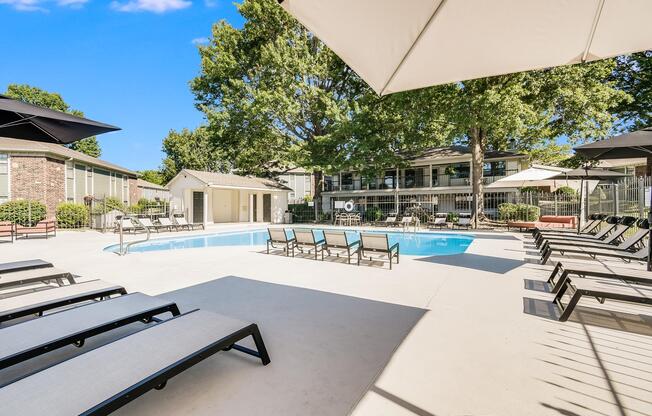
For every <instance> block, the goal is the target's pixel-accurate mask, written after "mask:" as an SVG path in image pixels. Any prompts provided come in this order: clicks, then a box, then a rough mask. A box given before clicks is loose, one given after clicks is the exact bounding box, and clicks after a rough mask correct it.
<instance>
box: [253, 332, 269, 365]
mask: <svg viewBox="0 0 652 416" xmlns="http://www.w3.org/2000/svg"><path fill="white" fill-rule="evenodd" d="M251 336H252V338H253V339H254V343H255V344H256V349H257V350H258V355H259V356H260V360H261V361H262V362H263V365H267V364H269V363H270V362H271V361H270V359H269V354H268V353H267V348H266V347H265V342H264V341H263V336H262V335H261V334H260V330H259V329H258V325H256V324H254V325H253V329H252V331H251Z"/></svg>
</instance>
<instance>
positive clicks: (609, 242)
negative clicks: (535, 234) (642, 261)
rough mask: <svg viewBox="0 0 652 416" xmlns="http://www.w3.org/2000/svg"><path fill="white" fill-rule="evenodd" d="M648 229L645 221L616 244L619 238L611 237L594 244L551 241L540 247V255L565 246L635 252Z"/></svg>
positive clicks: (646, 234)
mask: <svg viewBox="0 0 652 416" xmlns="http://www.w3.org/2000/svg"><path fill="white" fill-rule="evenodd" d="M648 228H649V227H648V226H647V220H644V221H642V224H641V228H639V229H638V230H636V232H634V234H632V235H631V236H630V237H628V238H626V239H625V240H624V241H622V242H620V243H618V241H619V240H620V238H611V236H610V237H609V238H608V239H606V240H605V241H595V242H586V243H585V242H579V241H552V242H547V241H546V242H545V243H544V244H543V246H542V247H541V250H540V251H541V253H543V252H545V251H546V249H547V248H548V247H553V248H563V247H566V246H570V247H584V248H604V249H607V250H626V251H636V249H637V248H638V247H639V246H640V245H641V243H642V241H643V240H644V239H645V238H646V237H647V236H648V234H649V231H650V230H649V229H648Z"/></svg>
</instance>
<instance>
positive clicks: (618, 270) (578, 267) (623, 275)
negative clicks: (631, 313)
mask: <svg viewBox="0 0 652 416" xmlns="http://www.w3.org/2000/svg"><path fill="white" fill-rule="evenodd" d="M571 276H577V277H580V278H586V277H599V278H605V279H616V280H624V281H626V282H634V283H644V284H651V285H652V273H650V272H648V271H647V270H638V269H630V268H625V267H613V266H607V265H604V264H601V263H569V262H561V261H559V262H557V264H556V265H555V268H554V269H553V270H552V273H550V277H548V283H549V284H551V285H553V288H552V293H557V292H558V291H559V289H560V288H561V287H562V286H563V285H564V284H565V283H566V280H567V279H570V278H571Z"/></svg>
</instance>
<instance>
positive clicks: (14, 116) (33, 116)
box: [0, 95, 120, 144]
mask: <svg viewBox="0 0 652 416" xmlns="http://www.w3.org/2000/svg"><path fill="white" fill-rule="evenodd" d="M116 130H120V128H119V127H115V126H111V125H109V124H104V123H100V122H98V121H93V120H89V119H87V118H83V117H77V116H73V115H71V114H67V113H62V112H61V111H55V110H50V109H48V108H43V107H38V106H36V105H32V104H28V103H25V102H23V101H19V100H14V99H11V98H9V97H6V96H4V95H0V137H11V138H15V139H25V140H33V141H38V142H49V143H59V144H68V143H72V142H75V141H77V140H81V139H84V138H86V137H90V136H94V135H96V134H102V133H107V132H109V131H116Z"/></svg>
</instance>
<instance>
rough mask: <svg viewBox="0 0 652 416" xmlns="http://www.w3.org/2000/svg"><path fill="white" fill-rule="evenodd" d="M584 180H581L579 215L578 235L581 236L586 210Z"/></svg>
mask: <svg viewBox="0 0 652 416" xmlns="http://www.w3.org/2000/svg"><path fill="white" fill-rule="evenodd" d="M583 202H584V179H580V209H579V212H578V213H577V234H580V230H581V223H582V210H583V209H584V204H583Z"/></svg>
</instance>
